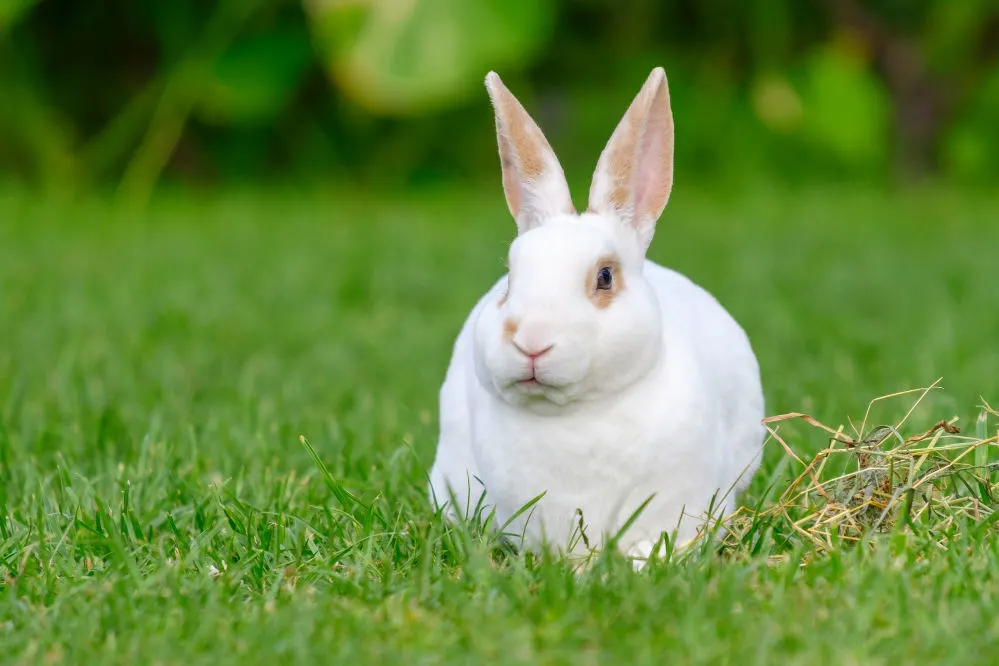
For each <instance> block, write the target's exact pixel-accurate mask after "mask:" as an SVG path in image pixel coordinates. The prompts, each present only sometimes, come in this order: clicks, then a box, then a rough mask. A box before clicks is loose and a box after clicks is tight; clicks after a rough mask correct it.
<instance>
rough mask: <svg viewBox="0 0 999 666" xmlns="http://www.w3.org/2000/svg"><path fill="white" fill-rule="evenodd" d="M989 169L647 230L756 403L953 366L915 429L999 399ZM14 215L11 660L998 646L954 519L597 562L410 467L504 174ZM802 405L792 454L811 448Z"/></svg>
mask: <svg viewBox="0 0 999 666" xmlns="http://www.w3.org/2000/svg"><path fill="white" fill-rule="evenodd" d="M985 196H986V195H968V196H962V195H960V194H959V193H955V192H946V191H940V192H924V193H909V194H897V195H885V194H879V193H877V192H865V191H859V190H855V189H853V190H851V189H844V190H834V189H829V190H827V191H812V192H803V193H791V192H784V191H781V190H771V191H755V192H753V193H751V194H744V195H732V196H727V197H718V196H710V195H708V194H706V193H700V192H696V191H689V190H688V191H683V190H682V189H678V190H677V192H676V194H675V196H674V200H673V202H672V203H671V205H670V207H669V209H668V212H667V214H666V215H665V217H664V219H663V221H662V222H661V223H660V227H659V233H658V236H657V238H656V240H655V242H654V244H653V251H652V256H653V257H654V258H656V259H658V260H661V261H663V262H665V263H667V264H669V265H672V266H674V267H676V268H678V269H680V270H682V271H684V272H686V273H687V274H688V275H690V276H691V277H692V278H693V279H695V280H696V281H698V282H700V283H701V284H704V285H705V286H707V287H708V288H709V289H711V290H712V291H713V292H714V293H715V294H716V295H717V296H718V297H719V298H720V299H721V301H722V302H723V303H724V304H725V305H726V306H727V307H728V308H729V309H730V310H731V311H732V312H733V313H734V314H735V315H736V317H737V318H738V319H739V320H740V322H742V324H743V325H744V326H745V328H746V329H747V330H748V332H749V334H750V336H751V338H752V341H753V344H754V346H755V348H756V350H757V353H758V356H759V358H760V362H761V365H762V370H763V377H764V383H765V387H766V394H767V400H768V413H770V414H778V413H783V412H790V411H804V412H808V413H810V414H812V415H814V416H815V417H817V418H819V419H821V420H823V421H824V422H826V423H829V424H831V425H834V426H836V425H839V424H848V419H854V420H855V421H859V420H860V419H861V418H862V417H863V415H864V410H865V409H866V406H867V404H868V402H869V401H870V400H871V399H872V398H874V397H877V396H879V395H884V394H887V393H891V392H894V391H898V390H902V389H909V388H915V387H919V386H926V385H928V384H930V383H931V382H933V381H934V380H936V379H937V378H938V377H942V378H943V386H944V387H945V390H943V391H940V392H935V393H934V394H931V395H930V396H929V397H927V399H926V401H925V402H924V403H923V404H922V405H921V406H920V409H919V410H917V412H916V413H915V414H914V415H913V425H914V426H928V425H930V424H932V423H934V422H936V421H938V420H940V419H947V418H951V417H954V416H957V417H959V421H958V424H959V425H960V426H961V427H963V428H964V429H965V430H966V431H968V432H972V433H973V432H974V431H975V425H974V424H975V418H976V417H977V416H978V414H979V405H980V404H981V398H985V399H986V400H989V401H990V402H991V403H992V404H993V405H996V404H997V403H999V264H997V262H996V257H997V256H999V254H997V253H999V250H997V248H999V225H997V224H996V220H997V219H999V199H997V198H996V197H995V196H994V195H993V196H992V197H991V199H987V198H985ZM0 220H2V221H0V558H2V559H0V661H3V662H11V663H16V662H21V663H49V664H52V663H59V662H66V663H70V662H75V663H99V662H100V663H123V664H126V663H127V664H135V663H142V664H145V663H164V664H168V663H169V664H174V663H176V664H181V663H185V664H186V663H203V662H211V663H213V664H222V663H240V664H248V663H291V662H293V661H297V662H299V663H357V662H373V663H411V664H429V663H445V662H448V663H481V662H482V661H483V660H487V661H488V662H489V663H503V664H506V663H572V664H589V663H594V664H595V663H635V664H638V663H692V662H718V663H728V662H734V663H763V664H772V663H789V664H790V663H810V664H811V663H814V664H843V663H863V664H878V663H883V664H889V663H912V662H915V661H919V662H920V663H931V662H946V663H961V662H979V663H980V659H978V658H977V655H978V654H979V653H982V654H988V653H989V651H990V650H991V651H993V652H992V653H994V650H995V649H996V647H997V646H999V621H997V620H996V619H995V613H994V612H992V607H993V605H994V601H993V600H994V599H995V598H996V595H997V594H999V564H997V562H999V546H997V545H996V541H995V538H994V535H993V533H992V532H991V531H989V530H986V529H976V528H974V526H971V525H967V524H963V523H962V524H960V525H958V527H956V528H955V530H954V532H953V534H952V535H951V538H950V539H949V541H948V543H947V544H946V548H940V547H935V546H932V545H929V544H928V542H927V541H926V540H925V539H920V538H918V535H913V534H907V533H905V532H899V533H894V534H890V535H886V536H884V537H880V538H879V539H877V540H876V541H875V542H874V544H873V545H869V546H863V547H860V548H850V547H847V546H843V547H842V548H839V549H835V550H833V551H832V552H831V553H828V554H825V555H821V556H815V555H814V553H811V552H810V551H809V549H808V547H807V546H806V545H805V544H804V543H803V542H801V541H800V540H799V541H796V540H795V539H794V538H793V537H792V538H790V539H787V538H784V537H781V536H780V535H779V534H777V533H776V532H774V531H767V530H765V529H760V530H758V531H757V532H756V533H755V534H754V537H753V538H752V539H747V540H746V541H745V542H744V543H743V544H742V545H741V546H740V547H739V548H737V549H736V551H735V552H727V553H723V554H710V553H706V554H700V555H698V556H696V557H690V558H687V559H683V560H681V561H678V562H675V563H668V564H663V563H660V564H656V565H653V566H651V567H650V568H649V569H648V570H647V571H645V572H643V573H640V574H636V573H633V572H632V571H631V569H630V567H629V565H628V564H627V563H626V562H624V561H622V560H620V559H617V558H605V559H602V560H600V561H599V562H598V563H597V564H596V565H595V567H594V568H593V569H592V570H591V571H589V572H587V573H585V574H583V575H581V576H578V577H577V576H575V575H573V573H572V572H571V571H570V569H569V567H568V566H566V565H565V564H564V563H561V562H559V561H552V560H550V559H547V558H546V559H542V560H540V561H538V560H535V559H533V558H529V557H524V556H519V555H516V554H504V553H500V552H498V551H497V550H496V549H495V548H494V545H495V544H493V543H492V542H490V541H489V540H488V539H487V538H484V537H482V536H481V535H478V534H476V533H475V532H474V531H469V530H466V529H464V528H449V527H448V526H446V525H445V524H443V523H442V522H441V521H440V520H439V519H438V518H437V517H436V516H435V515H434V513H433V512H432V511H431V509H430V508H429V506H428V505H427V504H426V501H425V490H424V488H425V482H424V478H425V477H424V475H425V474H426V473H427V471H428V469H429V466H430V463H431V461H432V455H433V450H434V445H435V437H436V419H437V414H436V405H437V390H438V387H439V384H440V381H441V380H442V378H443V374H444V370H445V367H446V364H447V361H448V357H449V353H450V348H451V344H452V342H453V338H454V336H455V334H456V333H457V330H458V328H459V326H460V324H461V322H462V320H463V318H464V317H465V316H466V314H467V311H468V309H469V308H470V307H471V305H472V304H473V303H474V301H475V299H476V298H477V297H478V296H479V294H480V293H481V292H482V291H483V290H484V289H485V288H486V287H487V286H488V285H489V284H491V282H492V281H493V280H494V279H495V278H496V276H497V275H498V274H499V272H500V271H501V270H502V264H503V255H504V250H505V244H506V243H507V242H508V240H509V238H510V236H511V234H512V232H513V224H512V222H511V221H510V220H509V218H508V216H507V214H506V212H505V209H504V206H503V203H502V198H501V195H500V193H499V192H498V191H495V192H494V191H492V190H489V191H488V192H487V193H485V194H481V195H463V196H458V195H455V194H453V193H452V194H441V195H439V196H438V195H429V194H425V195H423V196H422V197H415V196H414V197H410V198H404V199H386V198H384V197H374V196H371V197H370V198H367V199H362V198H359V197H356V196H354V197H352V198H350V199H349V200H348V199H347V198H345V197H343V196H338V195H335V194H328V195H325V196H316V197H312V196H305V195H300V196H291V195H288V194H280V193H273V194H270V195H267V194H256V195H249V194H239V193H229V194H227V195H225V196H222V197H219V198H211V197H208V198H205V199H203V200H195V199H193V198H188V199H182V200H163V201H161V202H159V203H157V204H156V205H155V206H154V208H153V209H152V210H151V211H150V212H149V213H148V214H145V215H143V216H141V217H139V218H134V219H125V218H123V217H122V216H120V215H118V214H116V213H115V212H114V211H113V210H112V209H111V208H110V207H108V206H106V205H104V204H102V203H101V202H99V201H88V202H83V203H75V204H72V205H71V204H68V203H57V202H49V203H46V202H43V201H40V200H38V199H36V198H33V197H31V196H28V195H26V194H16V193H15V194H11V193H8V194H6V195H3V196H2V197H0ZM909 406H911V400H895V401H890V402H886V403H884V404H882V405H879V406H878V407H877V408H876V409H875V412H874V413H873V414H872V419H873V422H874V423H887V422H894V421H895V420H897V419H898V418H899V417H900V416H902V415H903V414H904V413H905V411H906V410H907V409H908V408H909ZM783 428H784V429H782V433H784V434H785V435H786V437H787V439H788V441H789V442H790V443H791V444H792V445H793V446H795V447H796V449H797V450H798V452H799V453H800V454H802V455H805V454H808V453H809V452H810V451H811V452H814V451H815V450H818V449H819V448H821V447H822V446H824V445H825V443H826V440H825V439H824V438H823V435H822V433H821V432H817V431H815V430H814V429H811V428H807V427H805V426H803V425H801V424H795V423H790V422H789V423H787V424H785V425H784V426H783ZM995 428H996V421H995V419H993V420H991V421H989V422H988V423H987V424H986V431H987V432H990V433H994V432H995ZM300 436H304V437H306V438H307V439H308V441H309V442H310V443H311V445H312V446H313V447H314V448H315V451H316V453H317V455H318V457H319V459H320V460H321V461H322V463H324V464H325V466H326V467H327V468H328V470H329V476H328V477H324V475H323V474H322V473H321V467H320V466H317V464H316V463H315V462H314V461H313V460H312V458H311V457H310V454H309V451H308V450H307V449H306V447H304V446H303V444H302V443H301V442H300ZM783 460H785V458H784V456H783V454H782V453H781V451H780V449H779V447H777V446H776V445H774V444H772V443H771V444H768V451H767V457H766V461H765V464H764V468H763V470H762V471H761V473H760V474H759V476H758V477H757V479H756V482H755V483H754V485H753V489H752V492H751V494H750V500H755V499H758V498H759V497H761V495H762V494H763V493H765V492H766V491H767V485H768V483H770V482H772V483H774V484H776V490H777V491H779V490H780V488H781V487H782V486H784V485H786V484H787V483H788V481H789V480H790V479H791V478H792V477H793V476H795V475H796V474H797V473H798V472H799V471H800V469H797V468H795V467H794V466H788V465H786V464H785V463H783V462H782V461H783ZM353 498H356V500H355V499H353ZM777 554H780V555H783V557H784V559H783V560H782V561H777V560H776V559H774V558H771V557H770V556H772V555H777ZM349 660H354V661H353V662H352V661H349Z"/></svg>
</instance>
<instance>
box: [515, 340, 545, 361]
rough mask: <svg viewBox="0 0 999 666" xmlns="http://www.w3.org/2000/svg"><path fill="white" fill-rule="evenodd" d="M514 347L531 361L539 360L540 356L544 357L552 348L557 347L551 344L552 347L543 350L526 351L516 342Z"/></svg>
mask: <svg viewBox="0 0 999 666" xmlns="http://www.w3.org/2000/svg"><path fill="white" fill-rule="evenodd" d="M513 346H514V347H516V348H517V351H519V352H520V353H521V354H523V355H524V356H526V357H527V358H529V359H531V360H532V361H533V360H534V359H536V358H538V357H539V356H542V355H544V354H547V353H548V352H550V351H551V349H552V347H554V346H555V345H554V344H551V345H548V346H547V347H545V348H543V349H539V350H536V351H528V350H527V349H524V348H523V347H521V346H520V345H518V344H517V342H516V341H513Z"/></svg>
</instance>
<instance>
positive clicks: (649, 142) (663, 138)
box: [589, 67, 673, 249]
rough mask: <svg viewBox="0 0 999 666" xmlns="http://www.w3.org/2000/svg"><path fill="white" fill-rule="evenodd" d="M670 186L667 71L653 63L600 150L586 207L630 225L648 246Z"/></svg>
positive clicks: (671, 123) (671, 120)
mask: <svg viewBox="0 0 999 666" xmlns="http://www.w3.org/2000/svg"><path fill="white" fill-rule="evenodd" d="M672 187H673V112H672V111H671V110H670V105H669V87H668V85H667V83H666V73H665V72H664V71H663V68H662V67H656V68H655V69H654V70H652V74H650V75H649V78H648V79H647V80H646V81H645V85H644V86H642V89H641V91H639V93H638V95H637V96H636V97H635V100H634V101H633V102H632V103H631V106H630V107H628V111H627V112H626V113H625V114H624V118H622V119H621V122H620V123H619V124H618V126H617V129H615V130H614V134H612V135H611V138H610V141H609V142H608V143H607V147H606V148H604V152H603V153H601V155H600V160H599V162H597V170H596V172H594V174H593V182H592V184H591V185H590V202H589V204H590V210H592V211H594V212H596V213H602V214H608V215H614V216H616V217H618V218H620V219H622V220H623V221H624V222H626V223H628V224H630V225H631V226H632V227H634V229H635V231H637V232H638V237H639V241H640V242H641V244H642V246H643V248H645V249H648V247H649V243H651V242H652V235H653V234H654V233H655V228H656V221H657V220H658V219H659V216H660V215H661V214H662V212H663V208H665V207H666V202H667V201H668V200H669V193H670V190H671V189H672Z"/></svg>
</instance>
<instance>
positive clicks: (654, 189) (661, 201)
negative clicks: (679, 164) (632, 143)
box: [634, 109, 673, 221]
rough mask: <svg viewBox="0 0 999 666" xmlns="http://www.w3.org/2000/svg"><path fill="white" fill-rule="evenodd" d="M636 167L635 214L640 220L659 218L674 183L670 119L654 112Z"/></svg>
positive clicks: (649, 121)
mask: <svg viewBox="0 0 999 666" xmlns="http://www.w3.org/2000/svg"><path fill="white" fill-rule="evenodd" d="M646 123H647V124H646V126H645V131H644V132H643V136H642V143H641V145H640V146H639V151H638V163H637V164H636V165H635V180H634V187H635V189H634V196H635V198H634V201H635V209H634V215H635V219H636V221H639V220H642V219H643V218H648V217H652V218H658V217H659V214H660V213H661V212H662V209H663V207H664V206H665V205H666V200H667V199H668V198H669V191H670V187H671V186H672V184H673V173H672V171H673V165H672V162H673V151H672V145H671V141H670V139H671V137H670V130H671V128H670V127H668V124H669V116H667V115H665V114H663V113H661V112H659V110H658V109H653V110H652V112H651V113H650V114H649V118H648V120H647V121H646Z"/></svg>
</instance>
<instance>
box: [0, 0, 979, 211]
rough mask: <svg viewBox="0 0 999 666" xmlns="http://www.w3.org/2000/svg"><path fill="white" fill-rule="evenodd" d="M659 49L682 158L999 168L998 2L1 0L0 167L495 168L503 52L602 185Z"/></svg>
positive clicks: (264, 173)
mask: <svg viewBox="0 0 999 666" xmlns="http://www.w3.org/2000/svg"><path fill="white" fill-rule="evenodd" d="M655 65H663V66H664V67H665V68H666V70H667V74H668V76H669V80H670V87H671V90H672V98H673V104H674V113H675V115H676V123H677V131H678V141H677V153H676V159H677V163H678V175H679V174H680V173H682V174H683V177H684V178H696V177H699V176H705V177H711V178H715V179H718V178H722V179H724V178H732V179H738V178H745V177H746V176H747V175H749V176H753V175H756V174H759V173H766V174H768V175H771V176H776V177H779V178H783V179H787V180H792V181H800V180H804V179H829V178H837V179H866V180H872V181H885V180H888V179H891V178H898V177H901V178H913V177H922V176H935V177H946V178H952V179H958V180H961V181H965V182H978V183H989V182H992V181H993V180H994V179H995V178H996V176H997V175H999V156H997V154H996V151H995V150H994V149H993V147H994V146H996V145H999V123H997V122H995V119H996V118H999V0H961V2H954V1H953V0H868V1H863V0H808V1H806V0H770V1H769V2H766V3H745V2H741V1H740V0H711V1H709V2H701V1H699V0H670V1H659V0H630V1H628V2H620V3H619V2H612V1H611V0H304V4H303V3H302V2H299V1H298V0H294V1H293V0H213V2H206V1H205V0H146V1H145V2H142V3H131V2H125V1H124V0H102V1H100V2H96V3H68V2H56V1H55V0H47V1H45V2H37V1H36V0H0V91H2V99H3V103H2V104H0V168H2V169H3V171H4V173H5V174H6V176H8V177H10V178H15V179H18V180H22V181H25V182H28V183H31V184H40V185H44V186H48V187H51V188H53V189H59V190H66V191H71V190H74V189H76V190H80V189H84V188H91V187H102V186H114V187H117V188H118V191H119V192H120V193H121V194H122V196H123V197H124V198H126V199H129V200H133V201H136V202H140V203H141V202H142V201H144V200H146V199H147V198H148V197H149V195H150V194H151V192H152V191H153V189H154V187H156V185H157V184H159V183H161V182H162V181H164V180H168V181H174V182H181V183H187V184H212V183H219V182H234V181H245V180H248V181H251V182H255V181H258V180H261V179H297V180H316V179H325V180H330V179H338V180H341V181H348V182H350V183H355V184H375V185H381V186H386V185H387V186H396V185H407V184H419V183H427V182H434V181H439V180H452V179H473V178H495V177H496V158H495V149H494V146H493V137H492V135H491V131H492V130H491V127H490V125H491V115H490V114H489V113H488V108H487V103H488V102H487V98H486V95H485V92H484V90H483V89H482V78H483V76H484V75H485V73H486V72H487V71H488V70H490V69H495V70H497V71H499V72H500V73H501V75H503V77H504V79H506V80H507V82H508V85H510V87H511V88H512V89H513V90H514V91H515V93H516V94H517V95H518V96H519V97H520V98H521V99H522V101H523V102H524V103H525V105H526V106H527V107H528V108H529V110H530V111H531V113H532V114H533V115H534V116H535V117H536V118H537V119H538V121H539V122H540V124H541V125H542V127H543V128H544V129H545V132H546V134H548V136H549V139H550V140H551V142H552V144H553V145H554V147H555V148H556V150H557V152H558V153H559V155H560V157H561V158H562V161H563V164H564V165H565V166H566V170H567V172H568V175H569V178H570V180H571V181H574V182H578V183H585V182H586V181H587V180H588V178H589V169H591V168H592V166H591V165H592V164H593V163H594V162H595V159H596V155H597V154H598V152H599V150H600V149H601V148H602V146H603V143H604V142H605V141H606V139H607V137H608V136H609V135H610V132H611V130H612V129H613V127H614V125H615V123H616V122H617V120H618V118H619V117H620V115H621V113H623V111H624V109H625V108H626V106H627V104H628V103H629V102H630V99H631V97H632V96H633V95H634V93H635V91H637V89H638V87H639V86H640V84H641V82H642V81H643V80H644V77H645V76H646V75H647V73H648V70H649V69H650V68H651V67H653V66H655ZM577 163H578V164H579V165H580V166H579V168H576V167H577ZM584 165H585V168H584Z"/></svg>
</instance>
